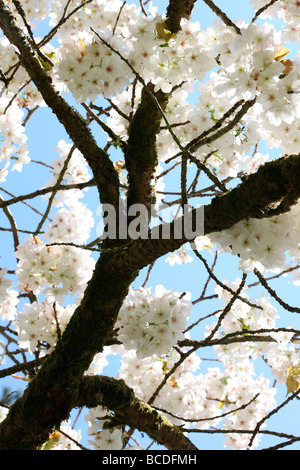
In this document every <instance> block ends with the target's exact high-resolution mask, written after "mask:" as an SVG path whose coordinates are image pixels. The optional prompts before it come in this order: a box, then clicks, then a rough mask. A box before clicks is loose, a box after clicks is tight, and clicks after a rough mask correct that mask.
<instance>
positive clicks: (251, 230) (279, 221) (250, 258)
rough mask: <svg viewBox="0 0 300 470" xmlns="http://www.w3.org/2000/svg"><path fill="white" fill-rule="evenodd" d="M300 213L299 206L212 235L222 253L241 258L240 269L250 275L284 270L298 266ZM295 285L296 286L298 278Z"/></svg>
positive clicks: (211, 237) (242, 222)
mask: <svg viewBox="0 0 300 470" xmlns="http://www.w3.org/2000/svg"><path fill="white" fill-rule="evenodd" d="M299 210H300V205H299V204H297V205H296V206H294V208H293V209H292V210H291V211H290V212H288V213H285V214H281V215H279V216H274V217H270V218H269V219H262V220H260V219H252V218H251V219H249V220H245V221H241V222H238V223H237V224H235V225H233V226H232V227H231V228H230V229H227V230H223V231H221V232H218V233H212V234H210V239H211V240H212V242H213V243H215V245H216V246H217V247H218V248H219V250H220V252H222V251H227V252H229V253H232V254H233V255H239V257H240V259H241V261H240V268H241V269H243V271H245V272H250V271H252V270H253V269H254V268H257V269H258V270H260V271H266V270H273V271H276V270H278V269H285V268H286V267H287V266H288V257H289V259H290V261H289V262H290V263H291V262H292V263H293V262H295V263H298V262H299ZM295 282H297V274H296V279H295Z"/></svg>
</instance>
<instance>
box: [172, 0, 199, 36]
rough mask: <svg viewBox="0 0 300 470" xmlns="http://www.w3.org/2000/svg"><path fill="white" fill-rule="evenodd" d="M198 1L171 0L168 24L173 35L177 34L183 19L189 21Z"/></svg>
mask: <svg viewBox="0 0 300 470" xmlns="http://www.w3.org/2000/svg"><path fill="white" fill-rule="evenodd" d="M196 1H197V0H170V2H169V6H168V8H167V24H168V27H169V28H170V31H171V32H172V33H177V32H178V31H179V30H180V29H181V28H180V21H181V20H182V18H185V19H187V20H189V19H190V18H191V16H192V11H193V9H194V6H195V3H196Z"/></svg>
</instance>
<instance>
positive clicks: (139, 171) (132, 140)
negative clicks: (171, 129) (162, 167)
mask: <svg viewBox="0 0 300 470" xmlns="http://www.w3.org/2000/svg"><path fill="white" fill-rule="evenodd" d="M150 92H151V93H150ZM153 94H154V86H153V85H152V84H151V83H149V84H148V85H147V88H146V87H144V88H143V91H142V97H141V103H140V104H139V106H138V108H137V110H136V112H135V114H134V116H133V119H132V122H131V124H130V127H129V130H128V143H127V151H126V153H125V163H126V169H127V171H128V207H131V206H132V205H133V204H143V205H144V206H145V207H147V208H148V210H149V212H150V206H151V204H153V203H154V202H155V201H154V195H153V178H154V176H155V170H156V167H157V163H158V157H157V145H156V136H157V134H158V133H159V131H160V123H161V119H162V114H161V111H160V109H159V108H158V106H157V103H156V101H155V98H156V99H157V101H158V103H159V105H160V106H161V108H162V109H163V110H164V109H165V107H166V104H167V102H168V99H169V95H167V94H165V93H163V92H161V91H160V92H158V93H156V95H155V98H154V96H153Z"/></svg>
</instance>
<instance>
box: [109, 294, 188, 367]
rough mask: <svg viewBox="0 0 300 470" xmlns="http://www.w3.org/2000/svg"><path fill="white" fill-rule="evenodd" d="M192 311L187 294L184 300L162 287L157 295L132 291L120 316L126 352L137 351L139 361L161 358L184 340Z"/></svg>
mask: <svg viewBox="0 0 300 470" xmlns="http://www.w3.org/2000/svg"><path fill="white" fill-rule="evenodd" d="M191 308H192V304H191V302H190V301H189V294H187V293H184V295H182V296H181V295H180V293H179V292H177V291H174V290H167V289H166V288H165V287H163V286H161V285H158V286H156V288H155V292H154V293H152V292H151V289H141V290H134V289H132V290H131V291H130V292H129V294H128V295H127V297H126V299H125V300H124V302H123V305H122V307H121V309H120V311H119V314H118V319H117V322H116V325H115V326H116V328H117V329H118V330H119V331H118V339H119V340H120V341H121V342H122V344H124V346H125V348H126V349H128V350H130V349H134V350H135V351H136V355H137V357H138V358H143V357H147V356H152V355H153V354H158V355H159V354H162V353H163V352H164V351H165V350H166V349H167V348H169V347H172V346H174V345H175V344H177V342H178V341H179V340H181V339H183V338H184V334H183V331H184V329H185V327H186V324H187V321H188V319H189V317H190V315H191Z"/></svg>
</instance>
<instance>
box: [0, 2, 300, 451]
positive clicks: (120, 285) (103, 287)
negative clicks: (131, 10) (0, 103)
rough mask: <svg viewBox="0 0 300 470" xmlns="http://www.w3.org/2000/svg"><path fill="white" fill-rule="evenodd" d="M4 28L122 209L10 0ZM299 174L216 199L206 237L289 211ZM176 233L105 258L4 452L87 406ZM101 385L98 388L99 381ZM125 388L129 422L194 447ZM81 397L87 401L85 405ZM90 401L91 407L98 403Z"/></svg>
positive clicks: (282, 174) (108, 196) (254, 179)
mask: <svg viewBox="0 0 300 470" xmlns="http://www.w3.org/2000/svg"><path fill="white" fill-rule="evenodd" d="M194 3H195V1H181V2H180V1H175V0H174V1H172V0H171V1H170V5H169V9H168V17H169V21H172V26H170V27H171V29H172V31H175V29H176V28H177V27H178V24H180V21H179V19H180V18H181V17H185V18H186V17H187V16H186V15H190V14H191V11H192V8H193V6H194ZM170 25H171V23H170ZM0 26H1V28H2V29H3V31H4V33H5V35H6V36H7V37H8V38H9V40H10V41H11V43H12V44H14V45H15V46H16V47H17V49H18V50H19V53H20V60H21V63H22V65H23V66H24V68H25V69H26V70H27V72H28V74H29V75H30V77H31V79H32V80H33V82H34V83H35V85H36V86H37V88H38V89H39V91H40V92H41V94H42V96H43V98H44V100H45V102H46V103H47V104H48V106H49V107H50V108H51V109H52V111H53V112H54V113H55V115H56V116H57V118H58V120H59V121H60V122H61V123H62V124H63V125H64V127H65V129H66V131H67V132H68V134H69V136H70V138H71V139H72V140H73V142H74V143H75V144H76V146H77V148H78V149H79V150H80V151H81V152H82V153H83V155H84V156H85V158H86V159H87V161H88V163H89V165H90V167H91V169H92V171H93V175H94V178H95V181H96V184H97V186H98V190H99V194H100V199H101V202H109V203H112V204H115V205H116V204H117V203H118V198H119V191H118V188H119V182H118V179H117V174H116V172H115V170H114V168H113V165H112V163H111V161H110V160H109V157H108V155H107V154H106V153H105V152H104V151H103V150H102V149H100V148H99V147H98V146H97V144H96V142H95V140H94V139H93V137H92V136H91V134H90V132H89V130H88V128H87V126H86V123H85V121H84V120H83V119H82V117H81V116H80V115H79V114H77V112H76V111H74V110H73V109H72V108H71V107H70V106H69V105H68V104H67V103H66V102H65V101H64V100H63V98H62V97H61V96H60V95H59V94H58V93H57V92H55V90H54V89H53V86H52V83H51V79H50V78H49V76H48V75H47V74H46V72H45V71H44V69H43V68H42V67H41V65H40V63H39V61H38V60H37V58H36V57H35V55H34V52H33V51H32V50H31V48H30V46H29V44H28V42H27V40H26V38H25V37H24V35H23V33H22V32H21V31H20V30H19V29H18V28H17V27H16V25H15V24H14V19H13V16H12V15H11V13H10V11H9V8H8V7H6V6H5V4H4V2H3V1H2V0H0ZM144 99H145V100H146V98H144ZM148 99H149V96H148ZM145 103H146V101H144V102H142V105H141V107H139V109H138V112H137V114H136V116H135V119H136V121H135V123H134V124H132V128H131V132H132V133H135V134H136V135H137V131H138V127H139V126H138V123H140V126H141V127H140V132H141V135H143V132H144V130H145V129H143V126H144V125H145V123H147V118H146V113H147V106H145ZM153 110H154V108H153ZM153 112H154V111H153ZM139 113H140V114H142V116H140V114H139ZM138 117H139V120H138V119H137V118H138ZM140 117H142V119H140ZM159 121H160V117H159V116H158V114H155V123H154V124H153V127H152V128H151V127H149V129H147V130H148V131H149V135H148V143H149V145H150V150H151V152H150V151H149V149H148V151H149V153H148V155H147V156H146V159H145V160H144V163H143V165H144V173H143V179H144V183H145V186H146V188H149V185H150V178H151V175H152V174H153V170H154V168H155V162H156V155H155V136H156V133H157V128H158V123H159ZM133 122H134V121H133ZM148 123H149V121H148ZM135 125H136V126H137V128H136V129H135V128H134V126H135ZM132 138H133V134H132ZM140 145H142V143H141V142H140V140H138V141H136V142H135V141H134V140H132V142H131V148H130V147H129V148H130V150H129V151H128V152H130V153H128V154H127V162H128V164H129V166H130V172H131V174H132V175H133V174H134V172H135V171H139V161H137V160H136V161H134V155H135V153H134V150H136V151H137V153H138V152H139V151H140V150H141V148H140ZM147 159H148V161H147ZM148 165H149V167H148ZM299 175H300V156H299V155H293V156H290V157H286V158H282V159H279V160H278V161H274V162H270V163H267V164H266V165H264V166H263V167H261V168H260V170H259V171H258V172H257V173H256V174H253V175H250V176H249V177H247V178H246V179H245V180H244V181H243V182H242V183H241V184H240V185H239V186H238V187H237V188H235V189H233V190H231V191H228V192H227V193H225V194H224V195H222V196H220V197H218V198H215V199H214V200H213V201H212V202H211V203H210V204H209V205H207V206H206V207H205V230H204V233H206V234H209V233H211V232H215V231H220V230H223V229H226V228H229V227H231V226H232V225H233V224H235V223H237V222H239V221H241V220H244V219H247V218H250V217H257V218H262V217H270V216H272V215H274V214H277V213H282V212H285V211H287V210H289V209H290V208H291V207H292V205H293V204H294V203H295V202H296V200H297V199H298V198H299V196H300V188H299V184H298V181H299ZM133 178H134V176H133ZM130 186H131V188H130V190H132V193H131V194H132V195H133V196H132V200H133V201H134V202H140V201H143V200H145V199H146V200H147V198H148V190H144V193H143V191H142V189H143V188H142V186H139V187H138V188H137V189H136V188H134V186H135V185H134V184H133V183H130ZM145 186H144V189H145ZM170 228H171V236H170V238H169V239H163V238H162V237H160V238H158V239H153V238H151V237H149V238H148V239H146V240H137V241H133V242H131V243H130V244H128V246H126V247H123V249H121V248H119V249H118V250H114V249H112V250H111V251H109V252H103V253H102V255H101V256H100V258H99V260H98V261H97V263H96V267H95V270H94V273H93V276H92V279H91V280H90V282H89V283H88V286H87V289H86V291H85V294H84V297H83V300H82V302H81V304H80V305H79V306H78V307H77V309H76V310H75V312H74V314H73V316H72V318H71V320H70V322H69V324H68V326H67V328H66V330H65V332H64V334H63V335H62V338H61V340H60V341H59V343H58V345H57V347H56V349H55V351H54V352H53V353H52V354H51V355H50V356H49V357H48V358H47V359H46V360H45V362H44V363H43V365H42V366H41V368H40V370H39V372H38V374H37V375H36V377H35V378H34V379H33V380H32V381H31V382H30V383H29V385H28V388H27V389H26V391H25V393H24V395H23V396H22V397H21V398H20V399H19V400H17V401H16V403H15V404H14V405H13V406H12V407H11V409H10V412H9V414H8V417H7V418H6V419H5V420H4V421H3V422H2V423H1V424H0V450H25V449H26V450H31V449H37V448H39V446H40V445H41V444H43V443H44V442H45V440H47V438H48V435H49V433H50V432H51V430H52V429H53V428H55V427H58V426H59V425H60V423H61V421H63V420H65V419H67V418H68V416H69V413H70V411H71V410H72V408H73V407H75V406H78V404H79V401H80V400H81V401H80V403H81V402H82V397H83V392H82V386H83V382H82V377H83V374H84V371H85V370H86V369H87V368H88V366H89V364H90V362H91V360H92V359H93V357H94V355H95V354H96V353H97V352H99V351H101V350H102V348H103V345H104V344H105V341H106V339H107V338H108V337H109V335H110V334H111V331H112V329H113V327H114V323H115V321H116V318H117V314H118V311H119V308H120V306H121V304H122V302H123V300H124V298H125V296H126V294H127V292H128V288H129V286H130V284H131V283H132V281H133V280H134V279H135V278H136V276H137V274H138V272H139V270H140V269H142V268H143V267H145V266H147V265H148V264H149V263H151V262H153V261H155V260H156V259H158V258H159V257H161V256H163V255H165V254H166V253H168V252H170V251H174V250H175V249H177V248H179V247H180V246H181V245H182V244H183V243H185V242H186V241H188V239H187V238H186V237H184V236H183V237H182V238H180V239H177V238H175V236H172V228H173V224H171V227H170ZM97 380H98V379H97ZM104 381H105V378H103V379H102V389H101V390H100V392H101V393H100V392H99V393H100V395H101V396H99V402H101V403H102V404H105V403H106V404H107V405H108V406H109V407H111V408H114V406H115V405H114V404H113V403H112V402H111V401H110V402H109V401H108V395H105V394H104V392H103V390H104V388H103V387H104V385H103V384H104ZM95 384H96V385H95V387H96V386H98V385H99V382H95ZM108 385H109V387H108ZM106 386H107V387H108V389H109V390H110V396H113V394H114V393H116V392H117V391H118V390H119V391H120V383H117V382H114V381H110V382H108V381H107V382H106ZM106 390H107V389H106ZM122 390H123V392H124V391H125V392H126V393H125V392H124V393H125V395H126V397H127V398H126V399H125V398H124V400H125V402H126V400H129V404H130V406H129V410H127V409H126V407H125V408H124V407H123V408H122V409H120V408H118V407H115V412H116V413H117V414H118V416H119V417H120V419H122V420H123V422H126V423H127V424H130V425H133V426H136V427H137V428H140V429H141V430H144V431H145V432H147V433H148V434H149V435H150V436H152V437H154V438H155V439H156V440H158V441H159V442H160V443H163V444H165V445H166V446H170V447H169V448H172V449H173V448H176V446H179V445H187V446H189V445H190V444H189V441H183V440H182V435H181V433H180V431H178V429H175V428H174V427H173V426H171V427H170V425H169V424H168V423H166V421H164V420H163V419H161V418H159V419H161V421H160V422H159V423H160V424H159V425H158V424H157V423H158V421H157V419H158V417H157V416H156V414H155V412H154V411H153V410H152V409H151V408H150V407H148V405H145V404H141V402H139V401H138V400H136V399H135V398H133V397H132V394H131V392H130V391H128V390H127V389H126V388H124V387H123V388H122ZM105 396H106V399H105ZM118 396H119V395H118ZM79 397H81V398H80V400H79ZM110 400H111V398H110ZM125 402H123V403H125ZM127 403H128V402H127ZM86 404H90V405H91V401H89V402H88V403H86ZM97 404H98V401H97ZM155 422H156V425H155ZM141 423H142V424H141ZM139 426H140V427H139ZM169 432H170V433H173V436H177V438H178V441H177V443H176V444H174V443H170V442H169V440H168V439H170V436H169V435H168V433H169ZM179 442H181V444H179ZM183 442H185V444H183ZM177 448H179V447H177Z"/></svg>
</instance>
